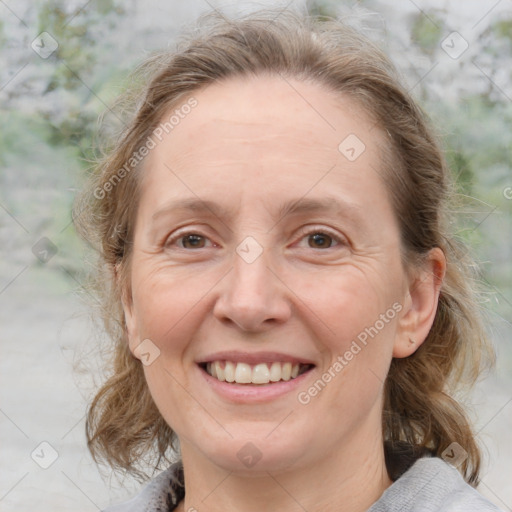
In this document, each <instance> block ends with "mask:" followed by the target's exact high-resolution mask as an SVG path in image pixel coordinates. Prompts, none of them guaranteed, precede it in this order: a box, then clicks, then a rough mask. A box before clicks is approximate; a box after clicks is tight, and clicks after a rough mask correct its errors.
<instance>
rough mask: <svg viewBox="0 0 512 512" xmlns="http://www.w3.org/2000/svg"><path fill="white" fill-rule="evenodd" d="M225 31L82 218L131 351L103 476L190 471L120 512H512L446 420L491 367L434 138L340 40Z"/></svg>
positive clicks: (216, 21) (99, 404)
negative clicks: (501, 509)
mask: <svg viewBox="0 0 512 512" xmlns="http://www.w3.org/2000/svg"><path fill="white" fill-rule="evenodd" d="M208 19H209V20H210V23H209V24H205V25H203V29H202V31H201V32H199V33H196V34H193V35H192V36H191V37H190V38H189V39H187V40H186V41H184V42H182V46H181V48H180V49H179V51H177V52H175V53H164V54H162V55H160V56H158V57H155V58H153V59H152V60H151V61H150V62H148V63H147V64H146V65H145V66H144V67H143V68H142V72H141V76H142V77H143V81H144V83H145V85H144V88H143V90H142V91H141V93H140V96H139V98H138V101H137V102H136V104H137V107H138V109H137V111H136V112H135V114H134V116H133V117H132V119H131V120H130V121H129V122H128V124H127V126H126V129H125V131H124V133H123V134H122V136H121V137H120V138H119V140H118V141H117V142H116V144H115V146H114V147H113V148H112V150H111V151H110V153H109V154H108V155H107V157H106V158H105V159H104V160H103V161H102V162H101V163H100V165H99V167H98V171H97V172H96V173H95V174H94V176H93V178H92V182H91V184H90V186H89V187H88V188H87V189H86V190H85V192H84V195H83V197H82V199H81V202H80V203H79V204H78V206H77V212H78V214H77V223H78V225H79V227H80V228H81V231H82V233H83V234H84V236H85V237H86V239H87V240H89V241H90V242H91V243H92V244H94V246H95V247H97V248H98V250H99V253H100V255H101V259H100V270H101V273H100V274H99V277H100V279H99V281H98V282H99V287H100V290H102V291H103V292H104V306H105V307H104V313H105V325H106V327H107V330H108V332H109V333H110V334H111V336H112V338H113V339H114V341H115V343H116V348H115V360H114V362H113V363H114V364H113V374H112V376H111V377H110V379H109V380H108V381H107V382H106V383H105V385H104V386H103V387H102V388H101V390H100V391H99V393H98V394H97V396H96V398H95V400H94V401H93V403H92V405H91V408H90V410H89V415H88V423H87V435H88V441H89V447H90V449H91V452H92V454H93V456H94V457H95V459H96V460H100V459H104V460H106V461H107V462H108V463H109V464H110V465H111V466H112V467H113V468H115V469H122V470H127V471H130V472H132V473H134V474H140V473H138V472H137V471H138V469H140V467H141V465H142V464H143V463H144V462H145V461H148V460H149V461H151V460H154V459H151V457H152V456H153V457H156V461H155V462H154V463H153V467H155V468H156V467H160V465H159V463H160V462H162V461H164V462H165V461H170V459H171V458H172V457H173V455H175V454H178V457H179V458H178V460H177V462H175V463H174V464H172V465H171V466H170V467H169V468H168V469H166V470H165V471H164V472H163V473H161V474H160V475H159V476H157V477H156V478H155V479H153V480H152V481H151V483H150V484H149V485H148V486H147V487H146V488H145V489H144V490H143V491H142V492H141V494H139V495H138V496H137V497H135V498H134V499H133V500H132V501H130V502H128V503H125V504H123V505H120V506H118V507H114V508H111V509H109V510H110V511H112V512H114V511H132V510H133V511H135V510H137V511H143V510H144V511H157V510H159V511H164V510H165V511H168V510H169V511H170V510H175V511H180V512H182V511H185V510H187V511H194V510H198V511H203V510H204V511H209V512H212V511H217V510H219V511H220V510H222V511H224V512H225V511H230V510H236V511H252V510H258V511H259V510H282V511H296V510H297V511H299V510H307V511H309V512H312V511H320V510H322V511H325V510H340V509H342V510H345V511H351V512H358V511H366V510H371V511H372V512H376V511H384V510H386V511H391V510H393V511H394V510H397V511H398V510H422V511H426V510H429V511H430V510H432V511H434V510H436V511H437V510H443V511H455V510H465V511H471V510H479V511H482V510H489V511H490V510H498V509H497V508H496V507H495V506H494V505H492V504H491V503H490V502H488V501H487V500H486V499H485V498H484V497H482V496H481V495H480V494H479V493H478V492H477V491H476V490H475V489H474V486H476V485H477V483H478V477H479V468H480V452H479V448H478V446H477V443H476V440H475V436H474V434H473V432H472V430H471V427H470V424H469V422H468V419H467V418H466V415H465V413H464V411H463V409H462V408H461V407H460V406H459V404H458V403H457V402H456V401H455V400H454V399H453V398H452V397H451V396H450V394H451V393H453V392H454V391H455V390H456V389H457V385H459V384H461V383H463V382H466V381H465V380H464V379H465V378H466V377H468V378H469V379H472V380H474V379H475V378H476V376H477V375H478V374H479V372H480V370H481V369H482V367H483V363H484V362H485V356H486V355H487V354H490V349H489V348H488V345H487V342H486V340H485V335H484V332H483V329H482V325H481V321H480V319H479V312H478V309H477V307H476V302H475V299H474V297H473V292H472V288H471V279H470V277H471V276H469V275H468V269H469V268H471V266H470V265H469V260H468V258H467V256H466V252H465V250H464V248H463V247H462V246H461V245H460V243H459V242H458V241H456V240H455V239H454V238H453V237H452V236H451V235H450V233H449V231H448V227H449V219H448V216H447V210H448V204H449V200H450V194H451V190H452V189H451V188H450V187H451V184H450V179H449V171H448V170H447V168H446V163H445V161H444V159H443V156H442V152H441V150H440V148H439V145H438V143H437V142H436V140H435V137H434V136H433V134H432V131H431V129H430V128H429V127H428V125H427V121H426V119H425V117H424V115H423V114H422V112H421V111H420V109H419V108H418V107H417V106H416V105H415V103H414V102H413V100H412V99H411V98H410V97H409V95H408V94H407V92H406V91H405V90H404V88H403V87H402V86H401V85H400V84H399V82H398V80H397V78H396V73H395V70H394V68H393V66H392V65H391V64H390V63H389V61H388V60H387V58H386V57H385V56H384V55H383V54H382V53H381V52H380V51H379V50H378V49H377V48H376V47H375V46H374V45H373V44H372V43H370V42H369V41H368V40H366V39H365V38H364V37H363V36H361V35H360V34H358V33H357V32H355V31H353V30H352V29H350V28H349V27H347V26H345V25H344V24H342V23H338V22H335V21H331V22H316V21H315V20H314V19H311V18H308V17H301V16H299V15H297V14H293V13H291V12H285V13H282V14H280V15H279V16H276V12H260V13H256V14H252V15H250V16H248V17H246V18H245V19H240V20H237V21H226V20H224V19H223V18H222V17H220V16H210V17H209V18H208ZM148 457H149V459H148Z"/></svg>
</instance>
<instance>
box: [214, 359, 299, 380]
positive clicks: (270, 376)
mask: <svg viewBox="0 0 512 512" xmlns="http://www.w3.org/2000/svg"><path fill="white" fill-rule="evenodd" d="M305 369H306V367H305V365H301V364H299V363H296V364H292V363H290V362H286V363H279V362H275V363H272V364H267V363H259V364H256V365H255V366H251V365H249V364H247V363H233V362H231V361H225V362H223V361H213V362H210V363H207V365H206V371H207V372H208V373H209V374H210V375H211V376H212V377H215V378H216V379H218V380H220V381H221V382H224V381H226V382H236V383H237V384H269V383H270V382H279V381H280V380H284V381H288V380H290V379H295V377H297V376H298V375H299V373H303V370H305ZM301 370H302V371H301Z"/></svg>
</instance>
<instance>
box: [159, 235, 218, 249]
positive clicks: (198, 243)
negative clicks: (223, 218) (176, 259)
mask: <svg viewBox="0 0 512 512" xmlns="http://www.w3.org/2000/svg"><path fill="white" fill-rule="evenodd" d="M207 240H208V238H207V237H205V236H203V235H201V234H199V233H195V232H191V231H190V232H186V233H176V234H175V235H173V236H171V237H169V238H168V239H167V240H166V241H165V246H166V247H169V246H171V245H173V244H174V243H175V242H178V248H179V249H204V248H205V247H206V245H205V244H206V241H207ZM180 242H182V243H181V244H180Z"/></svg>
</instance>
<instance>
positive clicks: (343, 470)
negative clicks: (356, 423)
mask: <svg viewBox="0 0 512 512" xmlns="http://www.w3.org/2000/svg"><path fill="white" fill-rule="evenodd" d="M347 446H348V447H347V449H345V450H341V449H339V450H332V452H331V453H330V454H328V455H327V456H325V457H322V458H321V459H319V460H318V461H315V463H314V464H312V465H310V466H307V467H300V468H294V469H290V470H289V471H283V472H279V473H272V472H269V471H265V472H260V473H258V474H255V475H252V476H246V475H238V474H236V473H235V472H230V471H226V470H224V469H222V468H219V467H218V466H216V465H214V464H212V462H211V461H209V460H207V459H204V458H201V457H198V456H197V452H194V451H192V450H191V451H189V450H187V449H186V446H182V454H183V467H184V471H185V482H186V494H185V500H184V503H183V502H182V503H181V504H180V507H178V509H177V510H178V511H182V510H183V511H185V510H187V511H188V510H191V511H193V510H208V512H220V511H222V512H231V511H233V512H235V511H236V512H260V511H261V510H280V511H282V512H304V510H307V511H308V512H320V511H322V512H329V511H335V510H340V508H342V509H343V511H344V512H365V511H366V510H368V508H370V506H371V505H372V504H373V503H375V501H377V500H378V499H379V497H380V496H381V494H382V493H383V492H384V490H385V489H386V488H387V487H389V486H390V485H391V483H392V482H391V480H390V479H389V476H388V474H387V471H386V465H385V460H384V450H383V446H382V441H381V439H380V437H379V438H376V439H375V440H374V441H373V442H370V443H365V444H362V443H361V439H359V442H358V443H348V444H347ZM362 446H364V448H361V447H362Z"/></svg>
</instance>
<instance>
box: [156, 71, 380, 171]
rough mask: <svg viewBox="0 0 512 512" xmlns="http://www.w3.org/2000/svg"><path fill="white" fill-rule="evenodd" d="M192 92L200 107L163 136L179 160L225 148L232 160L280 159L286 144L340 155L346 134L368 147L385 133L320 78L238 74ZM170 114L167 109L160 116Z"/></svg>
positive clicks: (303, 150) (305, 150) (319, 154)
mask: <svg viewBox="0 0 512 512" xmlns="http://www.w3.org/2000/svg"><path fill="white" fill-rule="evenodd" d="M193 97H194V99H195V101H196V102H197V106H196V107H195V108H193V109H191V110H190V112H189V113H188V114H187V115H183V116H180V121H179V123H178V124H177V125H175V126H174V127H173V129H172V131H171V132H170V133H169V134H168V135H169V137H166V135H164V138H167V139H168V140H166V141H165V143H166V146H167V150H168V152H169V153H170V152H171V151H172V156H173V162H174V163H175V165H179V164H180V163H181V162H182V161H183V162H184V161H187V162H188V163H191V162H192V161H193V160H196V159H204V158H205V157H207V156H208V154H212V153H214V154H216V155H217V156H219V153H220V151H221V148H222V150H223V151H225V152H226V153H225V154H226V155H228V154H229V157H230V158H231V159H233V158H240V159H242V160H244V159H245V160H247V158H251V157H252V156H256V155H255V154H254V153H259V156H262V153H265V157H266V158H268V159H272V158H273V157H275V158H277V159H278V158H280V153H281V152H282V150H285V149H286V148H287V146H292V147H295V148H296V151H297V155H298V154H299V153H301V154H304V153H308V154H309V155H310V156H311V157H314V156H315V155H316V156H317V157H318V158H320V157H322V156H323V157H324V158H326V157H328V156H330V157H331V158H334V159H336V158H338V157H339V156H340V148H339V146H340V143H342V142H343V141H344V140H345V139H346V138H347V137H348V136H352V139H353V140H360V141H364V142H363V143H364V144H365V146H366V147H371V146H374V145H375V144H374V143H376V142H378V141H377V139H379V138H381V133H380V130H379V129H378V128H377V126H376V124H375V123H374V122H373V120H372V119H370V116H369V115H368V114H367V113H366V112H365V111H364V110H363V109H362V108H361V107H360V106H359V105H358V104H357V103H356V102H355V101H354V100H353V99H351V98H350V97H348V96H346V95H342V94H340V93H335V92H333V91H332V90H330V89H329V88H327V87H326V86H325V85H321V84H318V83H306V82H303V81H299V80H297V79H292V78H289V77H281V76H274V75H272V76H269V75H263V76H256V77H254V76H251V77H234V78H229V79H226V80H222V81H219V82H215V83H213V84H211V85H208V86H207V87H205V88H203V89H201V90H199V91H196V92H195V93H194V94H193ZM184 103H185V99H184V100H183V102H182V105H183V104H184ZM176 109H178V110H180V105H179V104H178V105H177V106H175V107H174V109H173V111H175V110H176ZM171 113H172V112H171ZM167 117H169V113H166V114H165V115H164V116H163V119H162V121H163V122H165V121H166V119H167ZM174 119H176V116H175V117H174ZM353 136H356V137H357V139H355V138H354V137H353ZM251 148H252V149H253V151H252V152H251ZM288 156H289V155H288Z"/></svg>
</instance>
